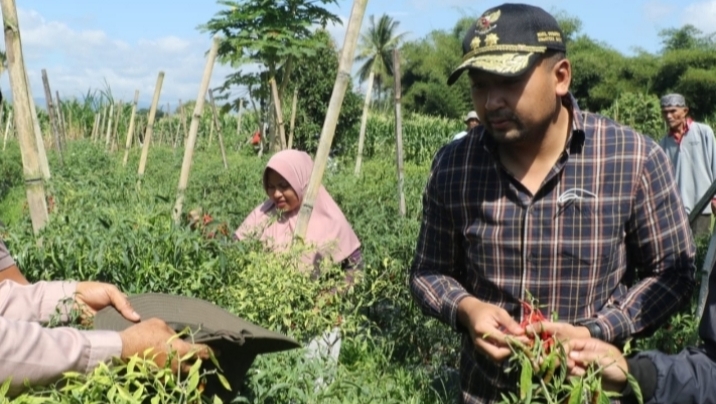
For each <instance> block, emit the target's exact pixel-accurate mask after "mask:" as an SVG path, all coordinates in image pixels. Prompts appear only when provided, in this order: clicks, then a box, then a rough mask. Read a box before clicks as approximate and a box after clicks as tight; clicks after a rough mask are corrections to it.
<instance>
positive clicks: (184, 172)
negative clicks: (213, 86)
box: [172, 35, 219, 225]
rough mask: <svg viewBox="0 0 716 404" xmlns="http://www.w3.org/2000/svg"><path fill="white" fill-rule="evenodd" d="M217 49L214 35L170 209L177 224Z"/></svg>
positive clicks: (217, 38)
mask: <svg viewBox="0 0 716 404" xmlns="http://www.w3.org/2000/svg"><path fill="white" fill-rule="evenodd" d="M218 49H219V37H218V36H216V35H215V36H214V39H213V41H212V44H211V50H210V51H209V56H208V57H207V59H206V66H205V67H204V76H203V77H202V79H201V85H200V86H199V95H197V97H196V104H195V105H194V113H193V114H192V117H191V125H190V127H189V137H188V138H187V141H186V145H185V146H184V160H183V161H182V165H181V174H180V176H179V186H178V187H177V199H176V203H175V204H174V210H173V211H172V217H173V219H174V223H176V224H177V225H178V224H179V223H180V219H181V213H182V206H183V204H184V192H185V191H186V187H187V184H188V183H189V171H190V170H191V160H192V157H193V155H194V145H195V144H196V134H197V132H198V131H199V121H200V120H201V114H202V112H203V110H204V98H205V95H206V91H207V90H208V89H209V81H210V80H211V72H212V70H213V69H214V60H215V59H216V53H217V51H218Z"/></svg>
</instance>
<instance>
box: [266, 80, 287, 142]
mask: <svg viewBox="0 0 716 404" xmlns="http://www.w3.org/2000/svg"><path fill="white" fill-rule="evenodd" d="M269 83H270V84H271V94H272V95H273V106H274V112H275V113H276V125H277V128H278V138H279V147H280V150H283V149H285V148H286V128H285V127H284V123H283V112H282V111H281V99H280V98H279V97H278V87H277V86H276V80H275V79H271V80H269Z"/></svg>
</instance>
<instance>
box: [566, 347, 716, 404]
mask: <svg viewBox="0 0 716 404" xmlns="http://www.w3.org/2000/svg"><path fill="white" fill-rule="evenodd" d="M567 348H568V350H569V351H570V353H569V362H568V368H569V370H570V373H571V374H573V375H582V374H584V372H586V369H587V367H588V366H589V365H590V364H592V363H594V364H597V365H599V366H600V367H604V372H603V374H602V383H603V387H604V388H605V389H607V390H609V391H613V392H620V393H622V394H623V395H624V398H625V399H631V400H633V399H634V397H635V396H634V390H633V389H632V388H631V386H629V384H628V382H627V376H626V372H629V373H631V374H632V376H633V377H634V379H635V380H636V382H637V384H638V385H639V387H640V390H641V393H642V396H643V398H644V403H648V404H662V403H663V404H667V403H668V404H691V403H694V404H695V403H716V363H714V361H713V360H711V359H710V358H709V357H708V356H707V355H706V354H705V353H704V352H702V351H700V350H698V349H696V348H687V349H685V350H683V351H681V352H680V353H679V354H676V355H667V354H665V353H662V352H658V351H647V352H643V353H639V354H637V355H635V356H634V357H632V358H628V359H626V358H624V356H623V355H622V354H621V353H620V352H619V350H618V349H617V348H616V347H614V346H612V345H610V344H607V343H606V342H603V341H599V340H597V339H593V338H592V339H582V340H572V341H569V342H568V343H567Z"/></svg>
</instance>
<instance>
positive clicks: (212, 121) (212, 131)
mask: <svg viewBox="0 0 716 404" xmlns="http://www.w3.org/2000/svg"><path fill="white" fill-rule="evenodd" d="M213 139H214V120H211V121H209V146H211V141H212V140H213Z"/></svg>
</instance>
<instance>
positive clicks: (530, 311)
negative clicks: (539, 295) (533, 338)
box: [520, 301, 554, 352]
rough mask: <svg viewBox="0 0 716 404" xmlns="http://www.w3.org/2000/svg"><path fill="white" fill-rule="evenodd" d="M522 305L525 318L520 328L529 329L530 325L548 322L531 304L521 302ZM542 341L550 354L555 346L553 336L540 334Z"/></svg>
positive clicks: (545, 333)
mask: <svg viewBox="0 0 716 404" xmlns="http://www.w3.org/2000/svg"><path fill="white" fill-rule="evenodd" d="M521 303H522V312H523V316H522V317H523V318H522V322H521V323H520V326H521V327H522V328H525V327H527V326H528V325H531V324H535V323H539V322H542V321H546V320H547V318H546V317H545V316H544V315H543V314H542V312H541V311H539V310H537V309H535V308H534V306H532V305H531V304H529V303H527V302H525V301H521ZM539 338H540V340H541V341H542V342H543V344H544V347H545V350H546V351H547V352H549V350H550V349H551V348H552V346H553V345H554V338H553V337H552V334H551V333H549V332H547V331H543V332H541V333H540V334H539Z"/></svg>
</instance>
